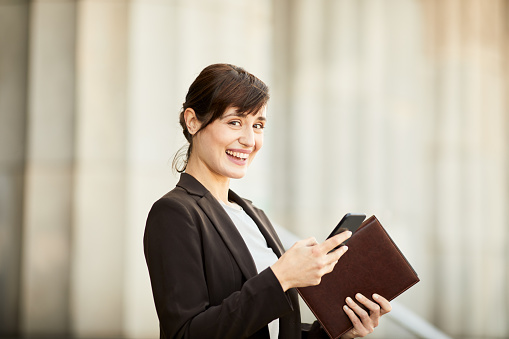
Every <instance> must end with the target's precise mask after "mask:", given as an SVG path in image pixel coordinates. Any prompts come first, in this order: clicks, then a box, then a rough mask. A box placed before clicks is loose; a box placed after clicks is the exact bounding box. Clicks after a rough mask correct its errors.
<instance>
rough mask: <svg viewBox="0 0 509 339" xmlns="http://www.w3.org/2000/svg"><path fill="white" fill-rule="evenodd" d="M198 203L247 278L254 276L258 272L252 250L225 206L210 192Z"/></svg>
mask: <svg viewBox="0 0 509 339" xmlns="http://www.w3.org/2000/svg"><path fill="white" fill-rule="evenodd" d="M198 205H200V207H201V208H202V210H203V211H204V212H205V214H207V216H208V217H209V219H210V221H211V222H212V224H213V225H214V226H215V228H216V229H217V231H218V232H219V234H220V235H221V237H222V238H223V241H224V243H225V244H226V246H227V247H228V249H229V250H230V252H231V254H232V255H233V257H234V258H235V261H236V262H237V264H238V265H239V267H240V270H241V271H242V273H243V274H244V276H245V277H246V279H249V278H252V277H254V276H255V275H256V274H257V273H258V272H257V270H256V265H255V262H254V260H253V257H252V256H251V252H249V249H248V248H247V246H246V243H245V242H244V239H242V236H241V235H240V233H239V231H238V230H237V227H235V225H234V224H233V222H232V220H231V219H230V217H229V216H228V214H227V213H226V211H225V210H224V208H223V206H221V204H220V203H219V202H218V201H217V200H216V198H214V196H212V194H211V193H210V192H208V193H207V194H205V195H204V196H203V198H201V199H200V200H198Z"/></svg>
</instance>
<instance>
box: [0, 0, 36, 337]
mask: <svg viewBox="0 0 509 339" xmlns="http://www.w3.org/2000/svg"><path fill="white" fill-rule="evenodd" d="M28 27H29V5H28V1H19V0H7V1H1V2H0V286H1V288H0V336H2V337H3V336H4V335H5V336H7V335H15V334H16V333H17V332H18V330H19V325H20V320H19V311H20V310H19V300H20V292H21V291H20V283H21V279H20V274H21V272H20V264H21V236H22V224H23V185H24V171H25V147H26V143H25V135H26V101H27V76H28V72H27V66H28V61H27V58H28V43H27V41H28Z"/></svg>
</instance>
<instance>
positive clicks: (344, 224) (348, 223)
mask: <svg viewBox="0 0 509 339" xmlns="http://www.w3.org/2000/svg"><path fill="white" fill-rule="evenodd" d="M364 219H366V215H365V214H354V213H347V214H345V216H344V217H343V218H342V219H341V221H340V222H339V224H338V225H337V226H336V227H335V228H334V230H333V231H332V233H331V234H330V235H329V236H328V237H327V239H329V238H330V237H333V236H335V235H336V234H339V233H341V232H344V231H350V232H352V234H353V233H355V231H357V229H358V228H359V227H360V226H361V224H362V222H363V221H364ZM348 240H349V239H346V240H345V241H343V242H342V243H341V244H340V245H339V246H337V247H336V248H334V249H333V250H332V251H335V250H337V249H338V248H339V247H341V246H343V245H345V244H346V243H347V242H348ZM332 251H330V252H332ZM330 252H329V253H330Z"/></svg>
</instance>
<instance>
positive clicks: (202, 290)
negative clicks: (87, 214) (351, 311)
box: [143, 173, 327, 339]
mask: <svg viewBox="0 0 509 339" xmlns="http://www.w3.org/2000/svg"><path fill="white" fill-rule="evenodd" d="M229 199H230V200H232V201H234V202H236V203H237V204H239V205H240V206H242V208H243V209H244V210H245V211H246V213H247V214H248V215H249V216H250V217H251V218H252V219H253V220H254V222H255V223H256V224H257V225H258V227H259V229H260V231H261V233H262V234H263V236H264V237H265V239H266V240H267V244H268V245H269V246H270V247H271V248H272V250H273V251H274V253H275V254H276V255H277V256H278V257H280V256H281V255H282V253H283V251H284V250H283V246H282V244H281V242H280V240H279V238H278V236H277V234H276V232H275V230H274V228H273V227H272V225H271V223H270V221H269V219H268V218H267V216H266V215H265V213H264V212H263V211H262V210H260V209H258V208H256V207H254V206H253V205H252V204H251V202H250V201H248V200H245V199H242V198H240V197H239V196H238V195H236V194H235V193H234V192H233V191H231V190H230V191H229ZM143 240H144V251H145V259H146V261H147V266H148V270H149V274H150V280H151V283H152V291H153V295H154V301H155V305H156V310H157V315H158V317H159V324H160V332H161V338H168V339H169V338H221V339H224V338H267V339H268V338H269V331H268V326H267V324H268V323H269V322H270V321H272V320H274V319H277V318H280V329H279V338H281V339H296V338H301V337H303V338H326V337H327V336H326V334H325V332H324V331H323V330H322V329H321V328H320V326H319V325H318V324H317V323H316V322H315V324H313V326H311V325H304V326H302V327H301V323H300V312H299V303H298V297H297V292H296V291H295V290H294V289H290V290H288V291H287V292H286V293H284V292H283V290H282V288H281V285H280V284H279V281H278V280H277V278H276V277H275V276H274V273H273V272H272V270H271V269H270V268H267V269H265V270H264V271H262V272H260V273H259V274H258V273H257V270H256V266H255V263H254V261H253V258H252V256H251V254H250V252H249V250H248V248H247V246H246V244H245V243H244V240H243V239H242V236H241V235H240V233H239V232H238V230H237V228H236V227H235V225H234V224H233V222H232V221H231V219H230V217H229V216H228V214H227V213H226V212H225V210H224V209H223V207H222V206H221V205H220V203H219V202H218V201H217V200H216V198H214V197H213V196H212V194H211V193H210V192H209V191H208V190H207V189H206V188H205V187H204V186H203V185H202V184H200V182H198V181H197V180H196V179H195V178H193V177H192V176H191V175H189V174H185V173H184V174H182V175H181V178H180V181H179V182H178V184H177V187H175V189H173V190H172V191H170V192H169V193H167V194H166V195H164V196H163V197H162V198H161V199H159V200H158V201H156V202H155V203H154V205H153V206H152V209H151V210H150V213H149V216H148V219H147V224H146V227H145V235H144V239H143Z"/></svg>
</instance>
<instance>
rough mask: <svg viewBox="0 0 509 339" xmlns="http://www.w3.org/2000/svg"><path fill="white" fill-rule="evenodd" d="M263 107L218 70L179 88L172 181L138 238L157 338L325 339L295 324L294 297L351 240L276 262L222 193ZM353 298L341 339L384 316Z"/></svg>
mask: <svg viewBox="0 0 509 339" xmlns="http://www.w3.org/2000/svg"><path fill="white" fill-rule="evenodd" d="M268 99H269V95H268V88H267V86H266V85H265V84H264V83H263V82H262V81H260V80H259V79H258V78H256V77H255V76H253V75H252V74H250V73H248V72H246V71H245V70H243V69H242V68H239V67H236V66H233V65H227V64H215V65H211V66H208V67H206V68H205V69H204V70H203V71H202V72H201V73H200V74H199V75H198V77H197V78H196V80H195V81H194V82H193V84H192V85H191V87H190V88H189V92H188V94H187V96H186V102H185V103H184V105H183V109H182V112H181V114H180V124H181V126H182V129H183V133H184V135H185V137H186V139H187V140H188V142H189V147H188V150H187V154H186V155H185V158H184V160H183V163H182V166H181V167H180V168H177V170H178V171H179V172H181V177H180V181H179V182H178V184H177V186H176V187H175V189H173V190H172V191H170V192H169V193H167V194H166V195H165V196H163V197H162V198H161V199H159V200H158V201H157V202H155V203H154V205H153V206H152V209H151V210H150V213H149V216H148V219H147V225H146V228H145V236H144V248H145V258H146V261H147V265H148V269H149V273H150V279H151V283H152V290H153V294H154V301H155V305H156V310H157V315H158V317H159V322H160V333H161V338H272V339H273V338H278V337H279V338H285V339H286V338H288V339H294V338H301V337H304V338H327V335H326V334H325V331H323V329H321V328H320V325H319V324H318V323H317V322H315V323H314V324H313V325H306V324H301V322H300V313H299V304H298V298H297V292H296V291H295V289H294V288H295V287H303V286H311V285H317V284H318V283H320V279H321V277H322V276H323V275H324V274H326V273H329V272H330V271H332V269H333V268H334V265H335V264H336V263H337V261H338V260H339V259H340V258H341V256H342V255H343V254H344V253H345V252H346V250H347V247H346V246H343V247H341V248H340V249H339V250H336V251H334V252H331V253H329V251H330V250H331V249H333V248H335V247H336V246H337V245H339V244H340V243H342V242H343V241H344V240H346V239H347V238H348V237H350V235H351V234H350V233H347V232H344V233H342V234H339V235H337V236H335V237H332V238H330V239H328V240H326V241H325V242H323V243H321V244H318V243H317V242H316V240H315V239H314V238H310V239H306V240H302V241H299V242H297V243H296V244H295V245H294V246H293V247H292V248H290V249H289V250H288V251H287V252H285V253H283V252H284V250H283V246H282V245H281V242H280V240H279V238H278V236H277V234H276V232H275V231H274V229H273V227H272V225H271V223H270V221H269V220H268V218H267V216H266V215H265V214H264V212H263V211H261V210H260V209H258V208H256V207H254V206H253V205H252V204H251V202H250V201H249V200H246V199H243V198H241V197H239V196H238V195H236V194H235V193H234V192H232V191H231V190H229V183H230V179H231V178H236V179H238V178H242V177H243V176H244V175H245V174H246V171H247V168H248V167H249V164H250V163H251V162H252V161H253V159H254V157H255V155H256V153H257V152H258V151H259V150H260V148H261V147H262V144H263V129H264V127H265V124H266V105H267V101H268ZM174 165H175V166H177V167H178V162H176V161H174ZM356 298H357V302H358V303H356V302H355V301H353V300H348V301H346V305H345V306H344V310H345V312H346V313H347V315H348V316H349V317H350V319H351V320H352V323H353V324H354V328H353V329H352V330H350V331H349V332H347V333H346V334H345V335H344V336H343V338H353V337H356V336H364V335H366V334H368V333H370V332H372V331H373V329H374V327H376V326H377V325H378V321H379V318H380V316H381V315H382V314H384V313H387V312H389V311H390V309H391V306H390V304H389V302H388V301H387V300H386V299H384V298H383V297H380V296H376V297H375V300H376V301H377V303H374V302H372V301H370V300H369V299H367V298H365V297H363V296H361V295H357V296H356ZM359 304H363V305H364V306H365V307H366V308H367V309H368V310H370V312H369V314H368V313H367V312H366V311H364V310H363V309H362V308H361V307H360V306H359Z"/></svg>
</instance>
